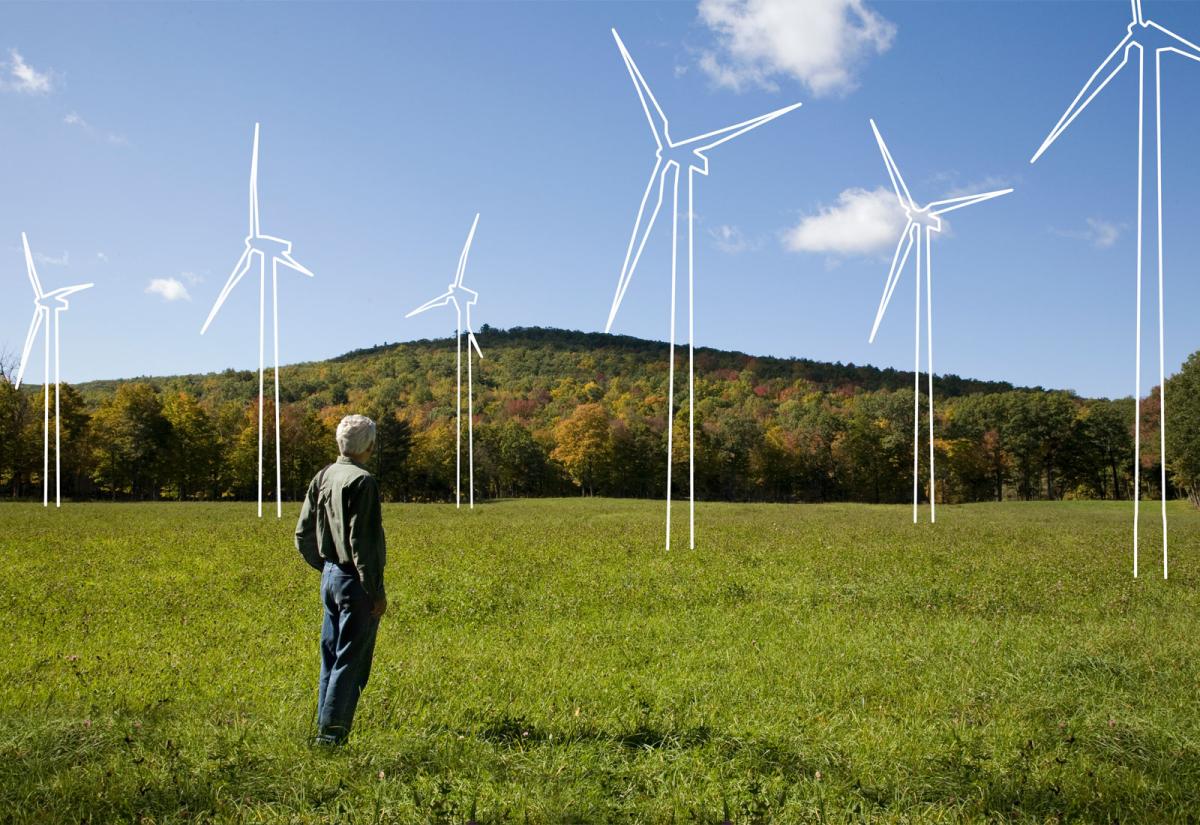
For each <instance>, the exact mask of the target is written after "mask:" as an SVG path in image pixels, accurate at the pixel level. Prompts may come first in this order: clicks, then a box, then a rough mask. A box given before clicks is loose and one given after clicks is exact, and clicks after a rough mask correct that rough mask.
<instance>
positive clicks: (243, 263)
mask: <svg viewBox="0 0 1200 825" xmlns="http://www.w3.org/2000/svg"><path fill="white" fill-rule="evenodd" d="M251 252H252V250H251V248H250V247H248V246H247V247H246V249H245V251H244V252H242V257H240V258H238V262H237V263H236V264H235V265H234V267H233V272H231V273H230V274H229V280H228V281H226V282H225V286H224V287H223V288H222V289H221V294H220V295H218V296H217V302H216V303H215V304H213V308H212V311H211V312H209V313H208V320H206V321H205V322H204V326H203V327H201V328H200V334H201V335H203V334H204V333H206V332H208V325H209V324H211V323H212V322H213V318H216V317H217V312H218V311H219V310H220V309H221V305H222V304H223V303H225V299H226V298H228V297H229V293H230V292H232V291H233V288H234V287H235V286H237V285H238V281H240V280H242V277H243V276H244V275H245V274H246V271H247V270H248V269H250V259H251V254H250V253H251Z"/></svg>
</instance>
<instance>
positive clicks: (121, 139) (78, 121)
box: [63, 112, 129, 146]
mask: <svg viewBox="0 0 1200 825" xmlns="http://www.w3.org/2000/svg"><path fill="white" fill-rule="evenodd" d="M63 123H65V124H67V125H68V126H74V127H75V128H77V129H80V130H82V131H84V132H86V133H87V134H89V135H91V136H92V137H94V138H99V139H101V140H103V141H104V142H106V143H108V144H111V145H113V146H128V145H129V141H128V139H126V138H125V136H124V135H118V134H117V133H115V132H106V131H104V130H103V129H97V128H96V127H95V126H93V125H92V124H91V123H88V121H87V120H86V119H85V118H84V117H83V116H82V115H81V114H79V113H78V112H69V113H68V114H67V116H66V117H64V118H63Z"/></svg>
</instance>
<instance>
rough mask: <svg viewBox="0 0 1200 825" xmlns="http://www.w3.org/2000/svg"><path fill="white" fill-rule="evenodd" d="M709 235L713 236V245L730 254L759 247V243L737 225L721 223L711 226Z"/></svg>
mask: <svg viewBox="0 0 1200 825" xmlns="http://www.w3.org/2000/svg"><path fill="white" fill-rule="evenodd" d="M708 236H709V237H710V238H712V241H713V246H715V247H716V248H717V249H719V250H721V251H722V252H724V253H726V254H728V255H736V254H738V253H739V252H746V251H748V250H752V249H757V248H758V246H759V244H758V243H757V242H756V241H753V240H751V239H750V238H747V237H746V233H745V232H743V231H742V230H741V229H739V228H738V227H736V226H731V225H729V224H721V225H720V226H714V227H711V228H709V230H708Z"/></svg>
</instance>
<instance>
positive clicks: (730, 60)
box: [699, 0, 896, 97]
mask: <svg viewBox="0 0 1200 825" xmlns="http://www.w3.org/2000/svg"><path fill="white" fill-rule="evenodd" d="M699 11H700V19H701V20H702V21H703V22H704V24H705V25H707V26H708V27H709V28H710V29H712V30H713V31H714V32H715V33H716V35H717V42H718V46H719V51H718V52H713V51H706V52H703V53H702V54H701V57H700V68H701V69H703V70H704V72H706V73H707V74H708V75H709V77H711V78H712V79H713V81H714V82H715V83H716V84H717V85H718V86H725V87H728V88H731V89H734V90H735V91H740V90H742V89H744V88H746V87H748V86H761V87H764V88H767V89H772V90H773V89H775V88H776V85H775V82H774V77H776V76H778V75H784V76H789V77H792V78H794V79H796V80H798V81H800V82H801V83H803V84H804V85H805V86H807V87H808V88H809V90H810V91H811V92H812V93H813V94H814V95H817V96H818V97H820V96H823V95H831V94H845V93H847V92H850V91H853V90H854V89H855V88H856V87H857V85H858V84H857V81H856V79H855V76H854V75H855V70H856V69H857V68H858V67H859V66H860V65H861V64H862V63H863V61H864V60H865V59H866V58H867V57H869V56H871V55H873V54H881V53H883V52H885V51H887V50H888V49H889V48H890V47H891V45H892V40H893V39H894V38H895V36H896V26H895V24H893V23H892V22H890V21H889V20H887V19H885V18H884V17H882V16H881V15H879V14H877V13H876V12H875V11H873V10H871V9H870V8H868V7H867V6H866V4H865V2H864V0H700V9H699Z"/></svg>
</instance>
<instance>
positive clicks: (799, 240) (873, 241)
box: [783, 186, 907, 255]
mask: <svg viewBox="0 0 1200 825" xmlns="http://www.w3.org/2000/svg"><path fill="white" fill-rule="evenodd" d="M906 220H907V219H906V217H905V215H904V210H903V209H901V208H900V204H899V203H898V202H897V201H896V193H895V192H893V191H892V190H891V189H887V188H884V187H882V186H881V187H879V188H878V189H872V190H866V189H847V190H845V191H843V192H842V193H841V194H840V195H838V199H837V203H836V204H835V205H833V206H822V207H821V208H820V209H819V210H818V211H817V213H816V214H815V215H808V216H806V217H804V218H802V219H801V220H800V223H799V224H797V225H796V226H794V227H792V228H791V229H789V230H787V232H786V233H785V234H784V238H783V243H784V246H785V247H787V249H789V250H791V251H792V252H818V253H824V254H832V255H874V254H877V253H880V252H886V251H890V250H891V249H893V248H894V247H895V246H896V242H897V241H898V240H899V238H900V233H901V232H902V231H903V230H904V224H905V221H906Z"/></svg>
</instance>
